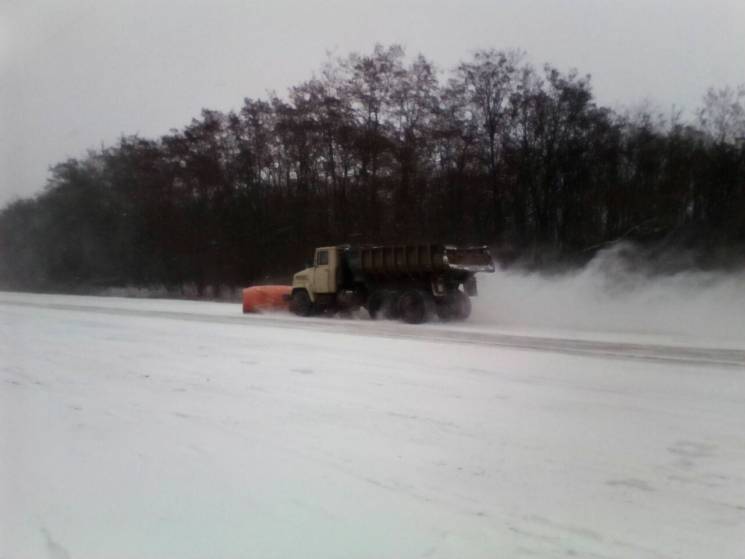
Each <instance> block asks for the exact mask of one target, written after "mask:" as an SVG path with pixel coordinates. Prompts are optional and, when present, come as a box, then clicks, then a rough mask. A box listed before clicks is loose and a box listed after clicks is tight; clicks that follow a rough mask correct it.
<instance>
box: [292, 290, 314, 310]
mask: <svg viewBox="0 0 745 559" xmlns="http://www.w3.org/2000/svg"><path fill="white" fill-rule="evenodd" d="M290 311H292V312H293V313H294V314H296V315H298V316H310V314H311V313H312V312H313V302H312V301H311V300H310V296H309V295H308V292H307V291H306V290H305V289H296V290H295V291H293V292H292V297H291V298H290Z"/></svg>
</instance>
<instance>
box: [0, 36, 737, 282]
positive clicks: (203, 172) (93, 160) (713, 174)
mask: <svg viewBox="0 0 745 559" xmlns="http://www.w3.org/2000/svg"><path fill="white" fill-rule="evenodd" d="M744 101H745V89H733V88H729V87H723V88H721V89H715V88H712V89H710V90H709V92H708V93H707V95H706V96H705V97H704V99H702V104H701V107H700V108H698V110H697V111H695V113H693V115H694V116H692V117H691V118H689V119H683V118H682V117H681V113H679V112H676V111H675V110H670V111H669V112H666V113H665V114H664V115H663V114H660V111H656V110H652V109H649V110H643V109H640V110H635V111H623V112H622V111H619V110H612V109H610V108H607V107H603V106H601V105H599V104H598V103H597V102H596V100H595V98H594V96H593V92H592V87H591V80H590V77H589V76H583V75H580V74H579V73H577V72H569V73H564V72H562V71H560V70H558V69H556V68H554V67H551V66H548V65H547V66H544V67H540V68H536V67H534V66H532V65H531V64H529V63H527V62H526V61H525V57H524V55H522V54H521V53H518V52H512V51H508V52H502V51H493V50H488V51H478V52H475V53H474V54H472V55H471V56H470V57H469V58H468V59H467V60H466V61H464V62H462V63H461V64H460V65H458V66H457V67H456V68H453V69H452V70H449V71H447V72H439V71H438V70H437V69H436V67H435V66H434V64H433V63H432V62H431V61H429V60H427V59H426V58H425V57H423V56H421V55H420V56H417V57H414V58H409V57H407V56H406V55H405V53H404V50H403V49H402V48H401V47H399V46H395V45H394V46H390V47H384V46H378V47H376V48H375V49H374V50H373V51H372V52H370V53H367V54H352V55H349V56H346V57H344V58H337V59H333V60H329V61H328V62H327V63H326V64H325V65H324V66H323V67H322V68H321V69H320V70H319V71H318V72H317V74H316V76H315V77H314V78H313V79H311V80H309V81H307V82H305V83H302V84H300V85H298V86H296V87H293V88H291V89H290V91H289V92H288V93H287V94H286V95H285V96H284V97H280V96H278V95H275V94H269V95H267V98H266V99H245V100H244V102H243V105H242V106H241V108H240V110H238V111H234V112H227V113H224V112H220V111H214V110H206V109H205V110H203V111H202V113H201V115H200V116H199V117H198V118H195V119H194V120H192V122H191V123H190V124H188V125H187V126H185V127H184V128H183V129H180V130H171V131H170V133H168V134H166V135H164V136H163V137H161V138H156V139H149V138H143V137H139V136H125V137H122V138H120V139H119V140H118V142H117V143H116V144H115V145H113V146H110V147H104V148H102V149H100V150H94V151H90V152H89V153H88V154H87V155H86V156H85V157H82V158H77V159H69V160H67V161H64V162H60V163H58V164H56V165H54V166H53V167H52V168H51V170H50V178H49V181H48V184H47V185H46V188H45V190H44V191H43V192H42V193H41V194H39V195H37V196H36V197H33V198H29V199H22V200H16V201H14V202H12V203H10V204H9V205H8V206H7V207H5V208H4V209H3V210H2V211H1V212H0V262H1V264H0V286H2V287H4V288H13V289H54V290H77V291H80V290H89V291H90V290H95V289H98V288H104V287H107V286H125V285H134V286H151V285H160V286H166V287H167V288H169V289H170V288H174V289H176V288H178V286H183V285H185V284H191V285H193V286H195V288H196V290H197V292H198V293H200V294H201V293H203V292H204V290H205V289H206V288H207V287H208V286H231V287H235V286H242V285H249V284H251V283H259V282H263V281H267V280H269V279H272V280H276V279H277V278H279V279H289V274H290V273H291V272H293V271H296V270H297V269H299V268H301V267H302V264H303V262H304V261H305V260H306V259H307V257H308V256H309V255H310V254H311V252H312V249H313V248H314V247H315V246H322V245H327V244H340V243H346V242H350V243H397V242H414V241H417V242H452V243H464V244H488V245H490V246H491V247H493V250H494V253H495V255H496V256H498V257H499V259H500V260H502V261H503V262H505V263H507V262H510V261H514V260H516V259H520V260H521V261H529V262H532V263H534V264H535V265H540V264H541V262H544V261H546V260H547V259H548V258H549V256H547V255H550V258H551V259H553V260H560V261H566V262H581V261H583V260H584V259H587V258H590V257H591V256H592V254H593V253H594V252H595V251H597V250H599V249H601V248H603V247H605V246H608V245H609V244H611V243H614V242H617V241H620V240H626V241H634V242H636V243H639V244H640V245H642V246H644V245H652V244H655V245H656V246H670V247H684V248H687V249H691V248H692V249H695V250H697V251H699V252H700V253H701V254H702V255H704V256H705V255H706V254H711V253H712V252H713V251H715V250H718V249H720V248H721V247H734V248H735V249H737V247H742V246H743V245H745V115H744V114H743V107H744V106H745V103H744Z"/></svg>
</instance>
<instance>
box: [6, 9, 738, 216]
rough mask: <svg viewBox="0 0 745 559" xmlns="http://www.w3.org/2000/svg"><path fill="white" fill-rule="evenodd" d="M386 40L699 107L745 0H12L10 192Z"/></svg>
mask: <svg viewBox="0 0 745 559" xmlns="http://www.w3.org/2000/svg"><path fill="white" fill-rule="evenodd" d="M375 42H381V43H385V44H388V43H393V42H398V43H402V44H403V45H404V46H406V48H407V51H408V53H409V54H410V55H413V54H416V53H417V52H422V53H423V54H425V55H426V56H427V57H428V58H430V59H431V60H433V61H434V62H435V63H436V64H437V65H438V66H439V67H440V68H443V69H446V68H450V67H452V66H453V65H455V64H456V63H457V62H458V61H459V60H460V59H461V58H464V57H466V56H467V55H468V53H469V52H471V51H472V50H474V49H477V48H485V47H495V48H500V49H501V48H521V49H523V50H525V51H527V53H528V55H529V60H530V61H532V62H533V63H536V64H541V63H543V62H551V63H553V64H555V65H557V66H558V67H559V68H561V69H564V70H567V69H569V68H577V69H578V70H579V71H580V72H581V73H590V74H592V76H593V83H594V88H595V92H596V96H597V98H598V100H599V102H601V103H604V104H608V105H611V106H617V105H619V104H623V105H628V104H634V103H637V102H640V101H642V100H644V99H650V100H652V101H654V102H657V103H659V105H660V106H661V107H663V108H668V107H671V106H672V105H676V106H678V107H684V108H687V109H693V108H695V107H696V106H697V105H698V104H699V100H700V99H701V97H702V95H703V94H704V92H705V90H706V88H707V87H709V86H710V85H717V86H720V85H721V86H723V85H727V84H730V85H735V84H739V83H745V0H459V1H456V0H451V1H440V0H428V1H420V0H412V1H406V0H398V1H392V0H375V1H362V0H268V1H261V2H259V1H251V0H242V1H238V0H236V1H231V0H201V1H190V0H179V1H176V0H119V1H113V0H56V1H53V0H0V206H2V205H5V203H7V202H8V201H9V200H11V199H13V198H14V197H17V196H26V195H29V194H33V193H34V192H37V191H39V190H40V189H41V188H42V187H43V186H44V183H45V181H46V177H47V169H48V167H49V165H50V164H53V163H56V162H59V161H61V160H63V159H65V158H66V157H70V156H81V155H84V154H85V151H86V149H87V148H91V147H100V145H101V144H102V143H104V144H106V145H110V144H112V143H113V142H114V141H115V140H116V139H117V138H118V137H119V136H120V135H121V134H134V133H138V134H141V135H143V136H148V137H156V136H158V135H160V134H163V133H166V132H167V131H168V130H169V129H170V128H178V127H181V126H183V125H184V124H186V123H188V122H189V120H190V119H191V118H192V117H195V116H198V114H199V111H200V110H201V108H202V107H208V108H212V109H219V110H229V109H231V108H238V107H240V105H241V103H242V100H243V98H244V97H260V96H264V95H265V94H266V91H267V90H270V89H274V90H276V91H277V92H278V93H279V94H284V92H285V90H286V88H287V87H288V86H290V85H293V84H296V83H299V82H301V81H303V80H305V79H307V78H309V77H310V76H311V74H312V73H313V71H315V70H317V69H318V68H319V66H320V65H321V64H322V62H323V61H324V60H325V59H326V52H327V51H334V52H336V53H337V54H340V55H344V54H347V53H349V52H351V51H369V50H370V49H371V48H372V46H373V45H374V43H375ZM689 114H690V113H689Z"/></svg>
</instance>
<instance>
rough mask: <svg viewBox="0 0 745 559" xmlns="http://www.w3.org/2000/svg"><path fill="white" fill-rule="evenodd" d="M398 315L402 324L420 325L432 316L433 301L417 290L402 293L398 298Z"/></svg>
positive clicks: (426, 294)
mask: <svg viewBox="0 0 745 559" xmlns="http://www.w3.org/2000/svg"><path fill="white" fill-rule="evenodd" d="M397 307H398V313H399V315H400V316H401V318H402V319H403V321H404V322H408V323H409V324H421V323H422V322H426V321H427V320H429V319H430V318H431V316H432V312H433V310H434V308H433V307H434V301H433V300H432V297H431V296H430V295H429V294H428V293H426V292H424V291H421V290H419V289H410V290H408V291H404V292H403V293H402V294H401V296H400V297H399V298H398V305H397Z"/></svg>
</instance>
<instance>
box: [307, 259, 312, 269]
mask: <svg viewBox="0 0 745 559" xmlns="http://www.w3.org/2000/svg"><path fill="white" fill-rule="evenodd" d="M305 267H306V268H312V267H313V261H312V260H306V261H305Z"/></svg>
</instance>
